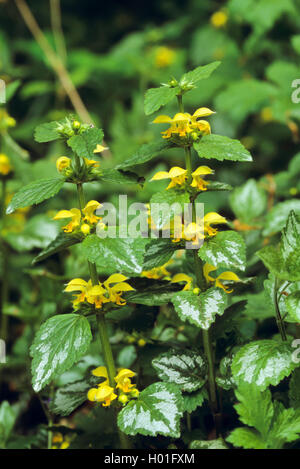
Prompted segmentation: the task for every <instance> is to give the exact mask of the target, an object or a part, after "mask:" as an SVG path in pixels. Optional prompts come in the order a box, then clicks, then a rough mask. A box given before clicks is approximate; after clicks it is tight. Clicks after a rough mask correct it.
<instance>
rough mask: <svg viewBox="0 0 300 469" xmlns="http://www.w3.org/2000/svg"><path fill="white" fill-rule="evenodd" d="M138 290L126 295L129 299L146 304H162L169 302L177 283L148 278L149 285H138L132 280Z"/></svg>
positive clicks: (131, 301)
mask: <svg viewBox="0 0 300 469" xmlns="http://www.w3.org/2000/svg"><path fill="white" fill-rule="evenodd" d="M130 283H131V284H132V286H134V287H135V288H136V291H134V292H129V293H128V294H127V295H126V299H127V301H129V302H130V303H136V304H141V305H146V306H160V305H164V304H166V303H169V302H170V301H171V299H172V297H173V295H174V293H175V292H176V286H175V284H170V283H169V282H163V281H157V280H151V279H147V285H146V286H145V285H144V286H142V285H138V284H137V285H136V284H135V282H133V281H132V282H130Z"/></svg>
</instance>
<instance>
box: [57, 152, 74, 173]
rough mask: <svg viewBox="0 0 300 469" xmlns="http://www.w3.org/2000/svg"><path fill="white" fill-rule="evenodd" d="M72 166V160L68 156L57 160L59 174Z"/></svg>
mask: <svg viewBox="0 0 300 469" xmlns="http://www.w3.org/2000/svg"><path fill="white" fill-rule="evenodd" d="M70 164H71V160H70V158H68V157H67V156H61V157H60V158H58V160H56V169H57V171H58V172H59V173H61V172H62V171H63V170H64V169H66V168H69V166H70Z"/></svg>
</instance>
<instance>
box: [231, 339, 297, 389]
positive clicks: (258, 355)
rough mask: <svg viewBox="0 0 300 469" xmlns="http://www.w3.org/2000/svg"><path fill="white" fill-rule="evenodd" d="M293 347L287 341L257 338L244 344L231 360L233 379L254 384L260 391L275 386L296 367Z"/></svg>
mask: <svg viewBox="0 0 300 469" xmlns="http://www.w3.org/2000/svg"><path fill="white" fill-rule="evenodd" d="M293 351H294V349H293V348H292V347H291V345H290V344H289V343H287V342H277V341H275V340H259V341H256V342H250V343H249V344H247V345H244V346H243V347H241V348H240V350H239V351H238V352H237V353H236V355H235V356H234V358H233V362H232V373H233V377H234V380H235V381H236V382H237V383H239V382H246V383H251V384H255V385H256V386H257V387H259V389H260V390H261V391H263V390H264V389H266V388H267V387H268V386H270V385H272V386H277V384H278V383H280V381H281V380H282V379H283V378H285V377H286V376H289V375H290V373H291V372H292V371H293V370H294V369H295V368H296V367H297V364H296V363H294V362H293Z"/></svg>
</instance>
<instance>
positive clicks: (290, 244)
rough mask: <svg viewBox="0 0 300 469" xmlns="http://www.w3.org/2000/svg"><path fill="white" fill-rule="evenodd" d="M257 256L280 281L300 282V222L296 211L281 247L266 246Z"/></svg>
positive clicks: (284, 232)
mask: <svg viewBox="0 0 300 469" xmlns="http://www.w3.org/2000/svg"><path fill="white" fill-rule="evenodd" d="M257 255H258V257H259V258H260V259H261V260H262V261H263V263H264V264H265V266H266V267H267V268H268V269H269V270H270V272H272V273H273V274H274V275H275V276H276V277H278V278H279V279H281V280H288V281H291V282H296V281H298V280H300V266H299V256H300V222H299V221H298V219H297V217H296V214H295V212H294V211H291V212H290V214H289V215H288V220H287V224H286V227H285V228H284V230H283V233H282V236H281V241H280V244H279V246H272V245H271V246H265V247H264V248H262V249H261V250H260V251H258V252H257Z"/></svg>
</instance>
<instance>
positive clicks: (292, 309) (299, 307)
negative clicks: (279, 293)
mask: <svg viewBox="0 0 300 469" xmlns="http://www.w3.org/2000/svg"><path fill="white" fill-rule="evenodd" d="M285 304H286V309H287V311H288V313H289V318H290V319H293V320H294V321H295V322H297V323H298V322H300V291H296V292H294V293H291V294H290V295H289V296H287V297H286V299H285Z"/></svg>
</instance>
